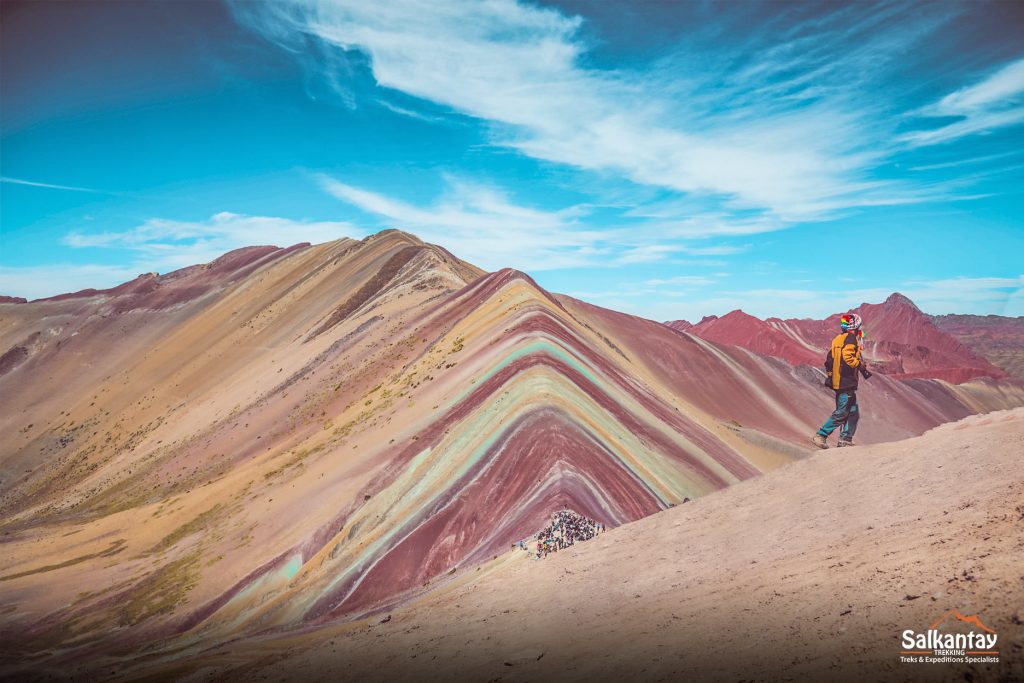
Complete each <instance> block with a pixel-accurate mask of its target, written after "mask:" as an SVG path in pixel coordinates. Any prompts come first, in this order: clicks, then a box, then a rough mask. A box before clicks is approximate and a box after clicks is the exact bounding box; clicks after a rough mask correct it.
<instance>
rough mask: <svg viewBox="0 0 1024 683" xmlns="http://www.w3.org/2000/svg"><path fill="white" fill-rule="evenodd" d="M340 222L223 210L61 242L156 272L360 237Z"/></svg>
mask: <svg viewBox="0 0 1024 683" xmlns="http://www.w3.org/2000/svg"><path fill="white" fill-rule="evenodd" d="M362 234H363V231H362V230H360V229H358V228H356V227H355V226H353V225H352V224H350V223H344V222H331V221H320V222H305V221H294V220H291V219H288V218H277V217H271V216H246V215H242V214H237V213H230V212H227V211H223V212H221V213H217V214H214V215H213V216H211V217H210V218H209V219H207V220H205V221H173V220H166V219H162V218H151V219H149V220H147V221H146V222H145V223H143V224H141V225H139V226H137V227H135V228H132V229H130V230H125V231H123V232H99V233H82V232H71V233H68V234H67V235H65V236H64V238H63V239H62V240H61V241H62V242H63V243H64V244H65V245H67V246H69V247H76V248H90V247H94V248H107V249H111V248H117V249H126V250H128V251H130V252H134V253H135V258H136V259H137V262H138V263H142V264H145V265H146V268H145V270H148V271H154V270H155V271H160V272H163V271H164V270H170V269H174V268H182V267H185V266H190V265H194V264H196V263H206V262H208V261H212V260H213V259H215V258H217V257H218V256H221V255H222V254H224V253H225V252H228V251H231V250H232V249H238V248H239V247H248V246H254V245H274V246H282V247H284V246H290V245H292V244H297V243H299V242H312V243H319V242H329V241H331V240H336V239H339V238H341V237H351V236H356V235H362Z"/></svg>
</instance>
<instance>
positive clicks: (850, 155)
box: [236, 0, 977, 234]
mask: <svg viewBox="0 0 1024 683" xmlns="http://www.w3.org/2000/svg"><path fill="white" fill-rule="evenodd" d="M236 12H237V13H238V14H239V16H240V17H241V18H242V19H243V20H244V21H247V22H249V23H250V24H251V25H253V26H254V27H256V28H257V29H259V30H261V31H262V32H263V33H264V34H266V35H268V36H271V37H272V38H274V39H275V40H278V41H281V42H284V43H286V44H289V45H290V46H292V47H293V48H294V46H295V44H296V41H298V40H299V39H303V40H304V39H306V37H308V36H314V37H317V38H319V39H320V40H321V41H322V42H323V44H326V45H328V46H333V47H334V49H335V52H336V54H337V55H339V58H342V57H341V56H342V55H347V54H350V53H351V52H352V51H358V52H360V53H363V54H365V55H366V56H367V58H368V60H369V64H370V68H371V69H372V72H373V76H374V78H375V79H376V81H377V83H378V84H379V85H380V86H383V87H385V88H391V89H394V90H398V91H401V92H403V93H406V94H408V95H412V96H415V97H419V98H422V99H424V100H429V101H431V102H434V103H436V104H439V105H442V106H444V107H449V108H451V109H453V110H457V111H459V112H461V113H464V114H467V115H470V116H473V117H476V118H479V119H481V120H482V121H485V122H487V123H489V124H490V125H491V134H492V141H493V142H494V143H495V144H498V145H503V146H507V147H512V148H514V149H517V150H519V151H521V152H523V153H525V154H528V155H530V156H533V157H535V158H538V159H544V160H548V161H554V162H558V163H563V164H568V165H571V166H574V167H577V168H581V169H588V170H594V171H602V172H605V171H610V172H613V173H616V174H619V175H620V176H621V177H623V178H625V179H628V180H630V181H633V182H635V183H639V184H642V185H648V186H655V187H661V188H669V189H671V190H674V191H678V192H681V193H687V194H694V195H707V196H710V197H714V198H717V200H718V201H720V202H722V203H723V205H724V206H727V207H729V208H730V209H736V208H748V209H755V210H759V211H764V212H767V214H769V215H770V216H771V219H772V222H773V227H771V228H768V226H767V223H762V224H760V225H759V226H757V227H758V229H759V230H764V229H766V228H768V229H779V228H781V227H785V224H784V222H783V221H795V220H809V219H814V218H821V217H823V216H828V215H831V214H832V213H833V212H835V211H837V210H841V209H844V208H848V207H852V206H863V205H883V204H893V203H905V202H909V201H924V199H923V198H921V197H915V196H909V195H908V194H907V192H906V191H907V189H908V188H906V187H904V186H902V185H900V184H899V183H897V182H895V181H886V182H885V183H874V184H867V183H865V177H866V176H867V174H868V171H869V170H870V168H871V167H872V166H873V165H874V164H876V163H877V162H878V161H879V160H880V159H881V157H882V156H884V151H883V150H882V145H880V144H879V141H880V139H882V138H883V137H884V136H885V135H886V134H887V129H888V126H887V125H883V123H881V121H885V119H880V118H879V117H878V116H877V111H876V110H875V108H873V106H872V105H869V104H866V103H865V102H869V101H870V100H868V99H866V98H858V97H855V96H854V94H851V92H848V91H851V90H852V88H849V87H846V89H845V90H844V86H849V85H850V81H851V80H863V79H866V78H869V77H870V74H872V73H874V70H875V68H876V66H877V64H878V63H879V62H881V61H883V60H884V59H886V58H887V57H888V56H890V55H893V54H898V53H899V52H900V51H901V50H904V49H906V45H907V44H908V42H910V41H911V40H912V39H914V38H918V37H920V36H921V35H922V34H925V33H927V31H928V30H929V29H930V27H932V26H934V25H935V24H936V23H938V22H940V21H942V20H943V19H944V15H945V14H946V13H945V12H935V13H934V14H935V16H936V17H937V18H932V17H928V18H919V19H918V20H917V21H916V22H915V23H914V28H913V29H907V28H904V29H901V30H900V31H899V32H895V31H889V30H879V26H883V27H884V26H885V22H884V21H882V19H881V18H880V17H881V15H886V16H888V15H891V14H893V13H894V12H896V9H893V8H889V9H887V10H885V11H881V12H877V13H870V16H866V17H862V18H861V19H860V20H858V21H853V20H852V17H849V16H846V17H843V16H842V15H843V14H844V13H843V12H837V13H836V17H835V20H834V21H830V22H826V21H822V22H819V23H821V24H822V25H821V26H820V27H819V28H820V31H819V32H818V33H815V34H814V35H810V36H808V35H798V36H797V37H794V38H792V39H790V40H789V42H784V43H781V44H778V45H763V44H762V45H736V46H735V50H737V51H738V52H740V53H743V54H747V56H749V54H754V55H756V57H757V59H756V60H755V63H754V64H753V65H749V62H748V68H737V67H735V66H734V65H733V63H732V61H731V60H733V59H734V58H736V56H737V54H734V53H730V52H729V51H728V50H726V49H723V50H722V51H721V52H722V54H721V55H720V58H716V61H715V62H714V63H708V60H707V59H701V57H703V55H689V54H685V53H684V54H681V55H679V56H678V57H676V58H674V59H668V60H666V63H665V64H664V65H662V66H661V67H660V68H656V69H654V70H653V71H648V72H634V71H627V70H619V71H610V70H600V69H596V68H592V67H588V66H585V65H584V60H583V59H582V58H583V57H584V55H585V54H586V48H587V46H586V44H585V42H584V40H583V38H582V37H581V36H580V33H579V29H580V27H581V25H582V21H581V19H580V18H578V17H567V16H564V15H563V14H561V13H559V12H558V11H556V10H554V9H548V8H540V7H536V6H533V5H528V4H520V3H517V2H515V1H514V0H490V1H489V2H468V1H467V2H460V1H455V2H431V3H424V2H421V1H419V0H402V1H396V2H387V3H368V2H362V1H359V0H296V1H294V2H291V3H288V4H286V5H282V4H260V5H252V6H250V5H246V4H240V5H238V6H237V7H236ZM846 14H848V13H846ZM413 17H414V19H413ZM868 36H870V39H869V38H868ZM876 36H877V37H876ZM833 44H835V45H838V46H841V48H840V49H839V51H838V54H839V55H840V56H839V57H837V50H836V49H835V48H830V47H829V46H831V45H833ZM829 49H832V51H828V50H829ZM748 53H749V54H748ZM769 76H770V78H769ZM826 77H827V78H826ZM767 83H770V84H771V85H770V86H766V85H765V84H767ZM822 83H831V84H839V85H831V86H830V87H825V86H823V85H822ZM709 91H710V92H712V93H713V94H710V95H709V94H708V93H709ZM975 99H977V96H976V97H975ZM716 227H725V228H729V227H730V226H727V225H723V226H716V225H715V224H713V223H711V224H708V225H707V226H705V228H704V230H705V231H712V230H714V229H715V228H716ZM750 227H752V228H753V227H754V226H753V225H751V226H750ZM717 234H721V233H717ZM727 234H735V233H727Z"/></svg>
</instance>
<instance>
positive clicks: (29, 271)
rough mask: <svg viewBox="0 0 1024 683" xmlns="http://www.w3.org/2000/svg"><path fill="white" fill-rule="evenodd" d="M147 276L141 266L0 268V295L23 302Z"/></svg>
mask: <svg viewBox="0 0 1024 683" xmlns="http://www.w3.org/2000/svg"><path fill="white" fill-rule="evenodd" d="M144 272H147V270H146V268H145V266H144V265H138V266H111V265H99V264H77V263H65V264H54V265H45V266H0V294H4V295H7V296H21V297H24V298H26V299H29V300H31V299H41V298H43V297H48V296H54V295H56V294H65V293H67V292H77V291H80V290H83V289H90V288H92V289H106V288H108V287H114V286H115V285H119V284H121V283H122V282H127V281H128V280H131V279H132V278H134V277H136V276H137V275H139V274H140V273H144Z"/></svg>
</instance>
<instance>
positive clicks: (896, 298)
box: [885, 292, 921, 312]
mask: <svg viewBox="0 0 1024 683" xmlns="http://www.w3.org/2000/svg"><path fill="white" fill-rule="evenodd" d="M885 304H886V305H888V306H906V307H909V308H912V309H914V310H915V311H918V312H920V310H921V309H920V308H918V307H917V304H915V303H914V302H913V301H911V300H910V297H908V296H905V295H903V294H900V293H899V292H893V293H892V294H890V295H889V298H888V299H886V300H885Z"/></svg>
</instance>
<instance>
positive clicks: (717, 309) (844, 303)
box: [597, 275, 1024, 322]
mask: <svg viewBox="0 0 1024 683" xmlns="http://www.w3.org/2000/svg"><path fill="white" fill-rule="evenodd" d="M627 289H628V288H627ZM897 291H898V292H901V293H903V294H904V295H906V296H907V297H909V298H910V299H911V300H912V301H913V302H914V303H915V304H917V306H918V307H919V308H920V309H921V310H922V311H924V312H925V313H931V314H935V315H939V314H943V313H975V314H980V315H986V314H992V315H1006V316H1019V315H1024V275H1021V276H1018V277H974V278H969V277H957V278H944V279H939V280H911V281H902V282H894V283H893V284H892V286H891V287H873V288H862V289H836V290H830V289H824V288H822V289H820V290H814V289H784V288H766V289H749V290H734V289H729V290H719V291H717V292H715V294H714V295H713V296H705V297H693V296H688V297H685V298H683V299H682V300H676V301H669V300H665V299H650V300H636V299H629V298H626V297H623V296H621V293H620V292H607V293H606V294H607V298H605V299H604V300H601V301H600V303H602V304H604V305H608V302H609V301H612V300H613V299H612V297H614V298H615V300H616V303H618V304H619V305H620V307H621V308H622V310H626V311H629V312H631V313H634V314H636V315H642V316H644V317H647V318H651V319H652V320H679V319H686V320H690V321H691V322H693V321H696V320H700V319H701V318H702V317H704V316H706V315H723V314H725V313H728V312H729V311H732V310H735V309H737V308H738V309H742V310H743V311H746V312H747V313H749V314H751V315H754V316H757V317H759V318H770V317H779V318H805V317H810V318H818V319H821V318H825V317H828V316H830V315H832V314H834V313H838V312H841V311H847V310H850V309H851V308H855V307H856V306H859V305H860V304H862V303H880V302H882V301H884V300H885V299H886V298H887V297H888V296H889V295H890V294H892V293H893V292H897ZM597 294H599V295H600V294H601V293H597ZM617 295H618V296H617Z"/></svg>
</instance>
